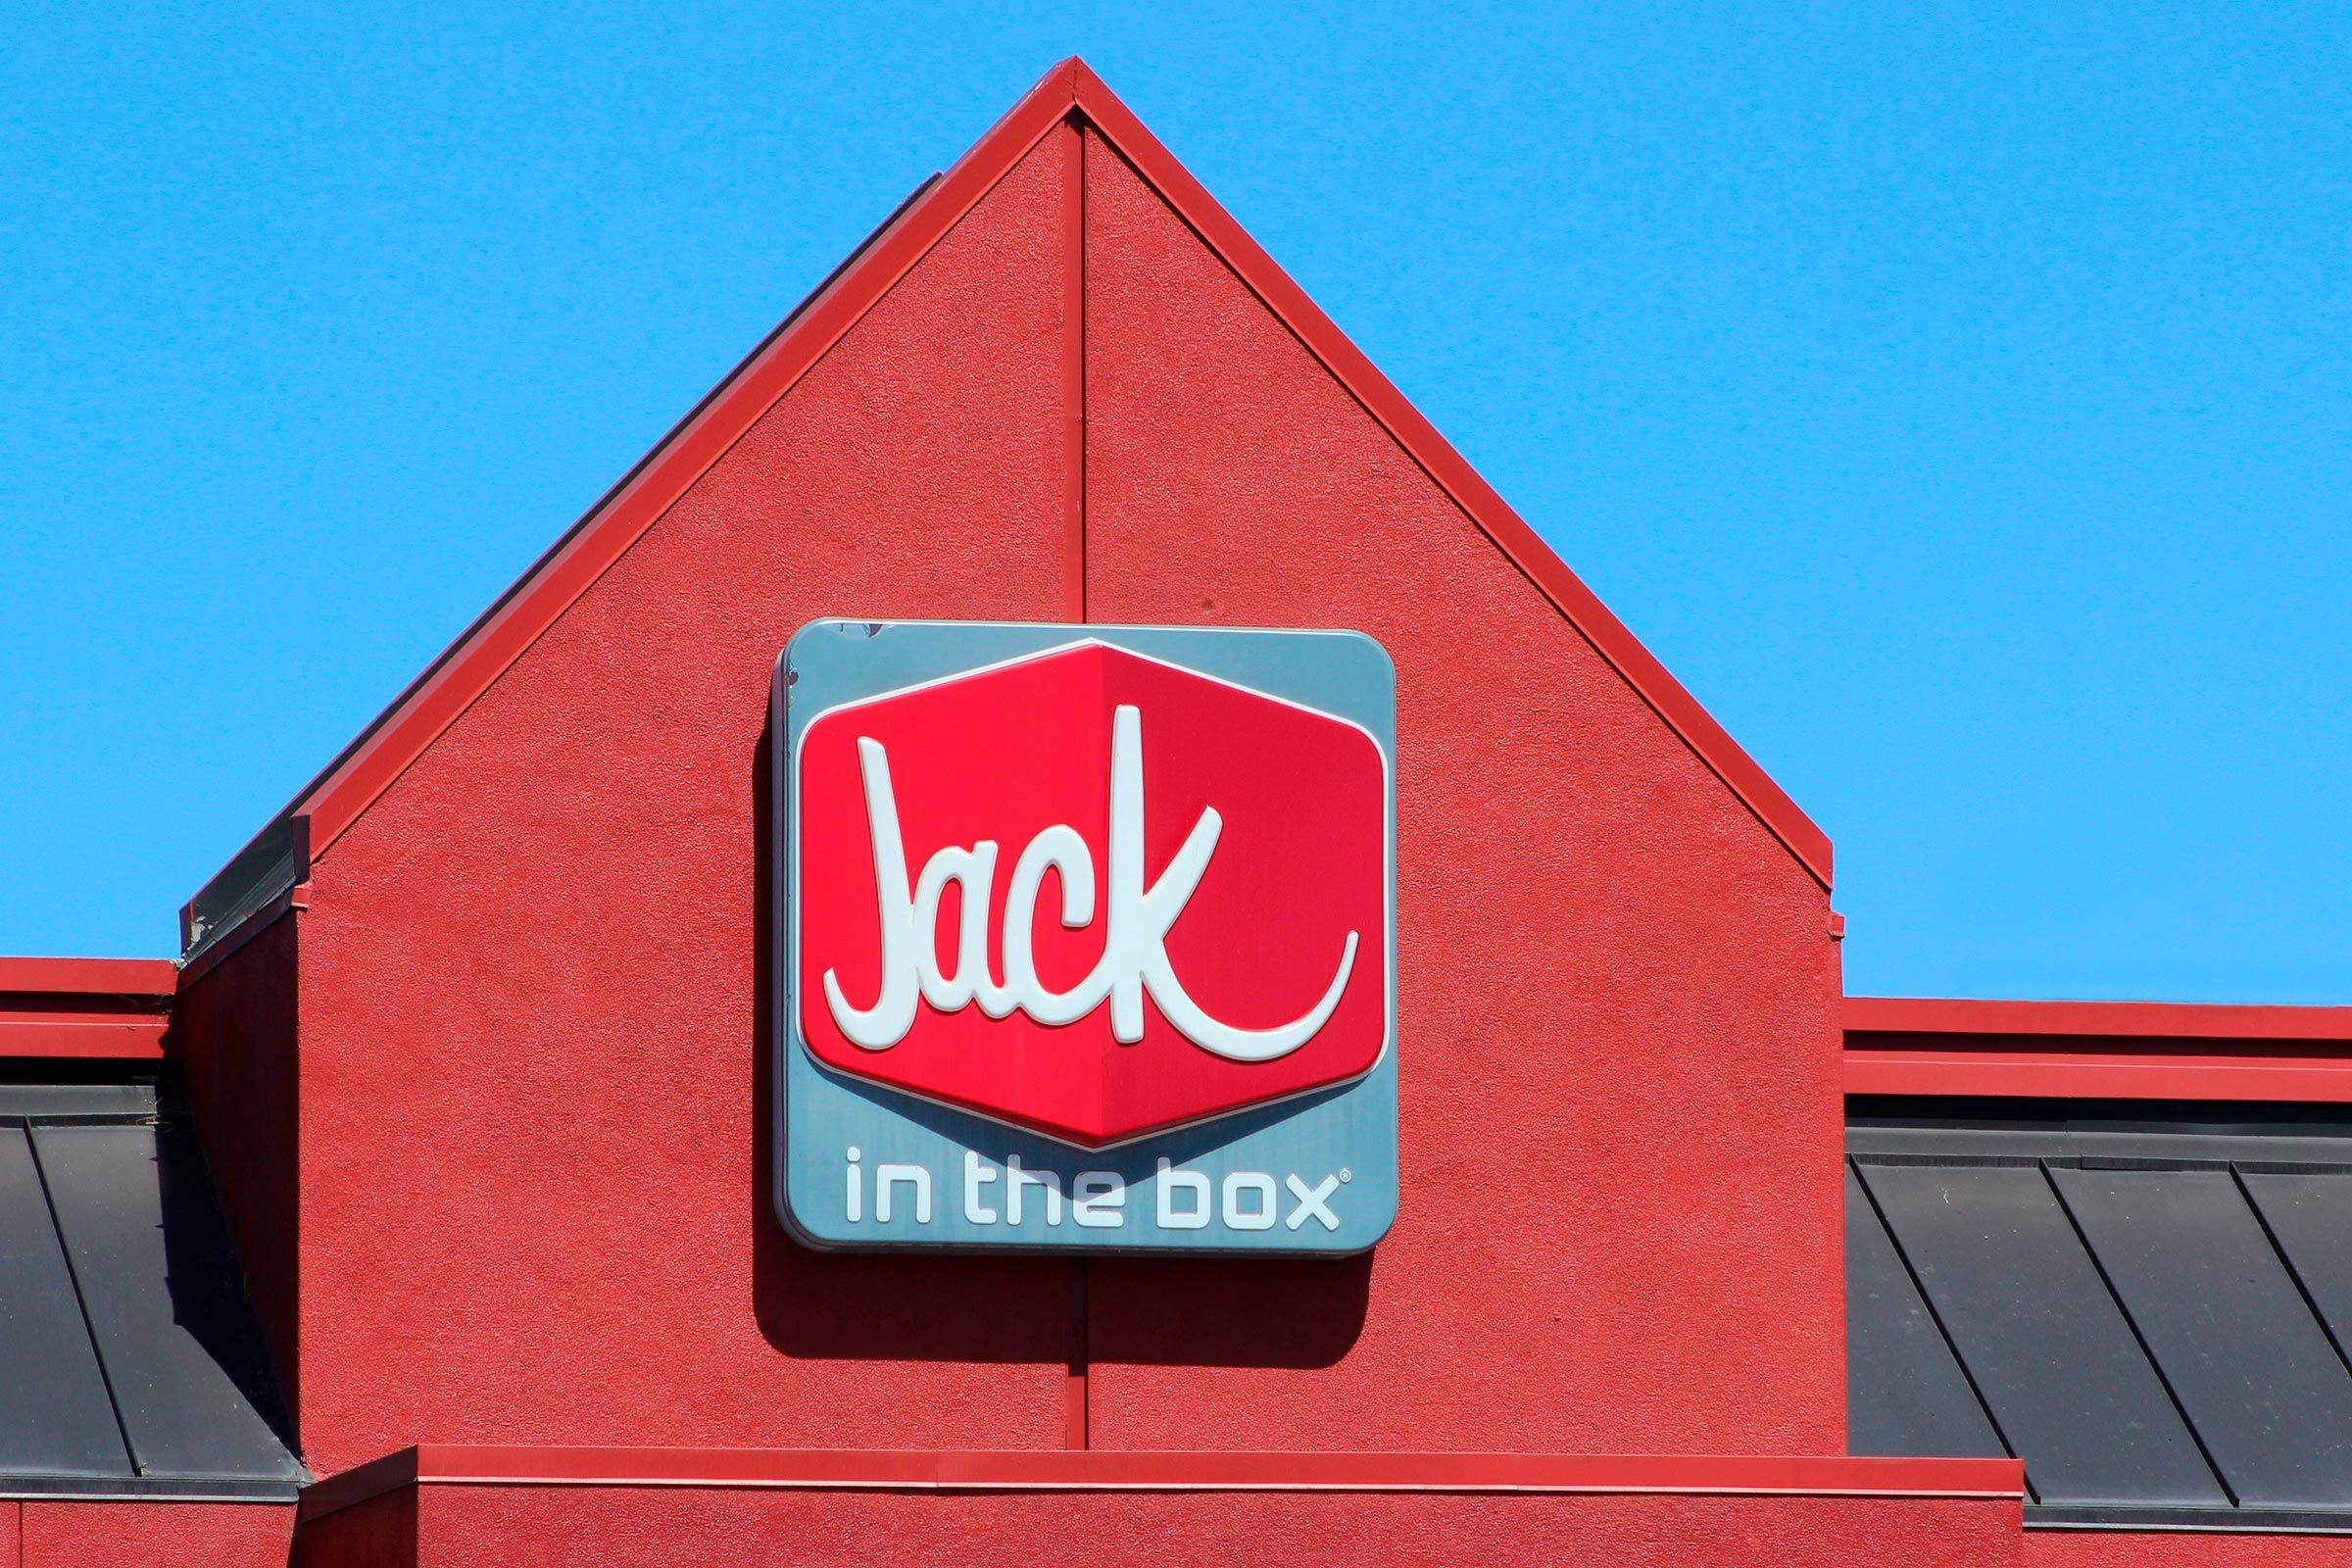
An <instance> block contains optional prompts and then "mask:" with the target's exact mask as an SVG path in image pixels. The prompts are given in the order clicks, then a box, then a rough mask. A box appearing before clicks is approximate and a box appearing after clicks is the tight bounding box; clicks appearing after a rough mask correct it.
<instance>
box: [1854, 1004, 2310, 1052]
mask: <svg viewBox="0 0 2352 1568" xmlns="http://www.w3.org/2000/svg"><path fill="white" fill-rule="evenodd" d="M1845 1030H1846V1033H1847V1034H1848V1035H1854V1034H1905V1035H2013V1036H2014V1035H2081V1036H2094V1037H2106V1038H2113V1039H2121V1038H2127V1037H2136V1038H2140V1039H2162V1040H2307V1041H2322V1042H2325V1041H2342V1042H2345V1043H2347V1044H2352V1007H2272V1006H2223V1005H2208V1004H2201V1003H2173V1002H1972V1001H1960V1000H1946V999H1941V998H1934V997H1848V998H1846V999H1845Z"/></svg>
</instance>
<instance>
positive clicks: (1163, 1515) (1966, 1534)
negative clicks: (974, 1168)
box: [295, 1446, 2024, 1568]
mask: <svg viewBox="0 0 2352 1568" xmlns="http://www.w3.org/2000/svg"><path fill="white" fill-rule="evenodd" d="M2023 1491H2024V1477H2023V1474H2022V1471H2021V1469H2020V1467H2019V1465H2018V1464H2017V1463H2016V1461H2014V1460H2007V1459H1849V1458H1842V1457H1835V1458H1833V1457H1818V1458H1746V1457H1738V1458H1696V1457H1655V1456H1623V1455H1580V1454H1472V1453H1108V1452H1102V1451H1096V1452H1078V1453H1050V1452H1049V1453H1035V1452H940V1451H912V1450H900V1451H881V1452H871V1451H868V1452H848V1451H839V1450H807V1449H803V1450H760V1449H691V1448H569V1447H557V1448H518V1447H449V1446H422V1447H417V1448H410V1449H406V1450H404V1451H402V1452H400V1453H396V1454H392V1455H390V1456H388V1457H387V1458H385V1459H381V1460H377V1461H375V1462H374V1463H371V1464H368V1465H363V1466H361V1467H360V1468H358V1469H356V1470H353V1471H350V1472H347V1473H346V1474H344V1475H342V1476H339V1477H337V1478H335V1479H333V1480H331V1481H326V1482H321V1483H319V1485H318V1486H316V1487H313V1488H312V1489H311V1490H310V1492H309V1493H308V1494H306V1495H305V1497H304V1500H303V1504H302V1510H301V1518H302V1524H301V1526H300V1529H299V1531H298V1534H297V1538H296V1545H295V1561H296V1563H298V1564H325V1563H329V1562H335V1563H355V1564H361V1565H364V1568H391V1565H393V1564H401V1565H409V1564H425V1563H430V1564H436V1565H455V1564H473V1563H491V1562H496V1563H500V1564H510V1565H511V1564H517V1563H538V1562H546V1563H556V1562H580V1561H628V1562H632V1563H653V1562H679V1563H683V1562H694V1563H713V1564H726V1563H738V1562H741V1563H752V1562H762V1563H765V1562H775V1561H810V1562H816V1561H821V1562H827V1563H862V1562H869V1561H870V1562H924V1563H934V1564H956V1563H973V1564H983V1563H985V1564H992V1565H995V1564H1002V1563H1005V1562H1012V1561H1052V1560H1058V1559H1064V1558H1066V1559H1068V1560H1077V1561H1084V1560H1091V1559H1092V1558H1094V1557H1096V1556H1099V1555H1100V1554H1101V1552H1102V1549H1103V1543H1105V1542H1109V1541H1128V1542H1142V1541H1168V1542H1178V1541H1180V1542H1181V1543H1182V1547H1181V1560H1183V1561H1185V1562H1190V1563H1212V1562H1241V1561H1248V1562H1251V1563H1260V1564H1276V1565H1283V1564H1292V1563H1299V1564H1305V1563H1317V1564H1328V1563H1339V1562H1364V1563H1373V1562H1378V1563H1383V1564H1391V1563H1422V1562H1427V1563H1440V1562H1447V1563H1450V1562H1460V1561H1480V1562H1495V1563H1517V1562H1527V1563H1535V1562H1558V1561H1569V1560H1578V1561H1608V1562H1611V1563H1619V1564H1645V1563H1656V1564H1661V1565H1664V1564H1677V1565H1680V1564H1688V1563H1692V1562H1706V1563H1757V1564H1764V1563H1770V1564H1774V1565H1776V1568H1779V1565H1786V1564H1812V1563H1819V1564H1831V1563H1839V1564H1842V1563H1849V1562H1859V1561H1869V1562H1872V1563H1880V1564H1916V1565H1928V1564H1936V1565H1952V1568H1960V1565H1970V1568H1991V1565H2009V1564H2014V1563H2016V1562H2017V1560H2018V1553H2019V1550H2020V1547H2021V1541H2022V1538H2021V1536H2020V1533H2019V1528H2018V1527H2019V1518H2020V1507H2021V1503H2022V1497H2023Z"/></svg>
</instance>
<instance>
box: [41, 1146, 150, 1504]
mask: <svg viewBox="0 0 2352 1568" xmlns="http://www.w3.org/2000/svg"><path fill="white" fill-rule="evenodd" d="M25 1149H26V1151H27V1152H30V1154H31V1155H32V1170H33V1175H34V1177H35V1179H37V1180H38V1181H39V1182H40V1184H41V1201H42V1202H44V1203H46V1204H47V1205H48V1206H49V1226H50V1229H52V1230H54V1231H55V1232H56V1233H57V1241H58V1250H59V1251H60V1252H62V1253H63V1254H64V1255H65V1259H66V1278H68V1279H69V1280H71V1281H73V1305H74V1306H75V1308H76V1309H78V1310H79V1311H80V1313H81V1331H82V1333H84V1334H86V1335H88V1336H89V1340H90V1354H91V1356H92V1357H93V1358H94V1359H95V1360H96V1361H97V1363H98V1380H99V1382H100V1383H102V1384H104V1385H105V1387H106V1405H107V1409H108V1410H109V1411H111V1412H112V1413H113V1415H114V1418H115V1430H116V1432H118V1433H119V1434H121V1436H122V1439H123V1455H124V1457H126V1458H128V1459H129V1460H130V1468H131V1472H132V1473H133V1474H134V1475H140V1476H144V1475H145V1474H146V1473H147V1466H146V1464H145V1463H144V1462H142V1461H141V1460H140V1458H139V1450H138V1448H137V1447H136V1446H134V1445H133V1444H132V1443H131V1441H130V1426H129V1423H128V1422H126V1421H124V1420H123V1397H122V1396H121V1395H120V1394H118V1393H116V1392H115V1372H114V1368H112V1367H111V1366H109V1365H107V1357H106V1347H105V1346H104V1345H102V1344H100V1343H99V1337H98V1325H97V1324H96V1323H94V1322H92V1321H91V1320H90V1298H89V1292H88V1289H87V1287H85V1286H84V1284H83V1283H82V1278H81V1264H80V1262H79V1260H77V1259H76V1258H75V1257H74V1256H73V1244H72V1243H71V1242H69V1241H68V1240H67V1238H66V1227H65V1224H64V1222H63V1221H62V1220H60V1219H59V1218H58V1213H57V1195H56V1193H54V1192H52V1191H51V1190H50V1185H49V1164H48V1161H47V1160H45V1159H44V1158H42V1156H41V1141H40V1140H39V1139H37V1138H35V1137H33V1136H32V1135H31V1131H30V1128H29V1126H28V1127H27V1129H26V1132H25Z"/></svg>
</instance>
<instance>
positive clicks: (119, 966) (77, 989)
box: [0, 958, 179, 997]
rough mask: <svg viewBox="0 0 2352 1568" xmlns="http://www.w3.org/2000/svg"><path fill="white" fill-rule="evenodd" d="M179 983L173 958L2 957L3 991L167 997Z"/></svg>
mask: <svg viewBox="0 0 2352 1568" xmlns="http://www.w3.org/2000/svg"><path fill="white" fill-rule="evenodd" d="M178 986H179V970H178V969H177V968H176V967H175V966H174V965H173V964H172V960H171V959H170V958H0V992H12V991H13V992H20V993H23V992H37V993H40V994H43V995H47V996H58V997H73V996H86V997H168V996H170V995H172V992H173V991H175V990H177V989H178Z"/></svg>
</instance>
